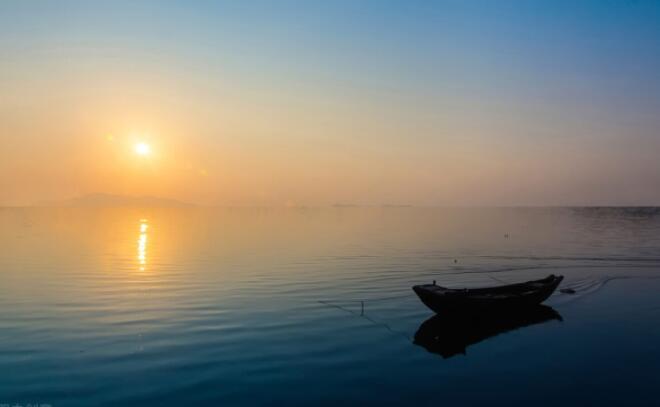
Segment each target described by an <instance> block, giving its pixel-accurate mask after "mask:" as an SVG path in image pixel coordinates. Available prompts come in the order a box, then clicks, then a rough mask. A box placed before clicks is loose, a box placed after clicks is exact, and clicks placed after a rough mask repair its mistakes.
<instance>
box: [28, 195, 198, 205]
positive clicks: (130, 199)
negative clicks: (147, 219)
mask: <svg viewBox="0 0 660 407" xmlns="http://www.w3.org/2000/svg"><path fill="white" fill-rule="evenodd" d="M35 206H67V207H68V206H73V207H75V206H82V207H104V206H106V207H107V206H109V207H112V206H158V207H187V206H194V205H193V204H190V203H187V202H181V201H177V200H174V199H167V198H158V197H154V196H127V195H112V194H101V193H97V194H88V195H83V196H81V197H78V198H73V199H66V200H63V201H51V202H39V203H37V204H35Z"/></svg>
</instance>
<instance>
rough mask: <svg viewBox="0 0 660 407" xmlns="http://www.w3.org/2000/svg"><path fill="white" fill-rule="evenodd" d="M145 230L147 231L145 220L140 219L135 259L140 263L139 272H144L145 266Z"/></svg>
mask: <svg viewBox="0 0 660 407" xmlns="http://www.w3.org/2000/svg"><path fill="white" fill-rule="evenodd" d="M147 229H149V223H148V221H147V219H140V237H139V238H138V247H137V253H138V254H137V258H138V262H139V263H140V271H144V269H145V266H146V264H147Z"/></svg>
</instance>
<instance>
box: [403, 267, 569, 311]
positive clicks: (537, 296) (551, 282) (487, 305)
mask: <svg viewBox="0 0 660 407" xmlns="http://www.w3.org/2000/svg"><path fill="white" fill-rule="evenodd" d="M562 279H563V277H562V276H554V275H550V276H548V277H546V278H544V279H541V280H534V281H528V282H525V283H519V284H511V285H505V286H499V287H492V288H477V289H462V290H461V289H449V288H445V287H441V286H436V285H435V284H425V285H416V286H414V287H413V291H415V293H416V294H417V296H418V297H419V299H420V300H421V301H422V302H423V303H424V305H426V306H427V307H429V308H430V309H431V310H433V311H434V312H436V313H440V312H444V311H448V310H461V311H466V310H470V309H473V310H477V311H479V310H485V309H503V308H511V309H516V308H521V307H531V306H534V305H538V304H540V303H542V302H543V301H545V300H546V299H547V298H548V297H550V295H552V293H553V292H554V291H555V290H556V289H557V287H558V286H559V283H561V281H562Z"/></svg>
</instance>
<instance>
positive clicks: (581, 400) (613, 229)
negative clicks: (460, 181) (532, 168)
mask: <svg viewBox="0 0 660 407" xmlns="http://www.w3.org/2000/svg"><path fill="white" fill-rule="evenodd" d="M0 247H2V250H1V251H0V270H1V272H0V370H1V371H2V372H4V373H3V375H2V376H0V402H3V403H15V402H20V403H23V404H27V403H28V402H33V403H35V402H39V403H50V404H51V405H53V406H90V405H136V406H137V405H145V403H146V404H152V405H165V406H167V405H171V406H175V405H182V404H186V405H202V404H213V405H310V404H321V405H335V404H337V403H344V404H346V403H348V404H352V405H357V404H361V405H389V404H397V403H400V404H418V405H437V404H438V397H440V398H441V399H442V402H443V404H448V405H458V404H460V405H476V404H484V403H487V404H489V405H509V404H510V403H514V404H520V403H530V404H533V405H557V404H558V403H565V402H568V404H573V405H598V404H601V403H613V404H625V405H649V404H650V400H654V397H655V395H656V389H657V386H658V385H659V384H660V382H659V381H658V380H659V379H658V377H660V371H659V368H658V366H660V347H659V346H658V344H659V343H660V325H658V324H657V321H658V320H660V319H659V317H660V299H659V297H658V296H657V292H658V289H660V250H659V249H658V247H660V212H658V210H657V209H653V208H646V209H645V208H629V209H626V208H592V209H581V208H564V209H562V208H554V209H542V208H537V209H503V208H500V209H437V208H377V207H370V208H308V209H212V208H183V209H156V208H151V209H150V208H144V209H138V208H115V209H112V208H105V209H103V208H91V209H82V208H59V209H58V208H32V209H2V210H0ZM551 273H554V274H562V275H564V276H565V277H566V278H565V281H564V282H563V283H562V286H561V287H560V288H572V289H574V290H575V291H576V293H575V294H573V295H569V294H563V293H560V292H557V293H555V295H553V296H552V297H551V298H550V300H549V301H548V302H547V304H548V305H550V306H552V307H553V308H554V309H555V311H556V312H557V313H558V314H559V315H560V316H561V319H562V320H561V321H560V320H559V319H558V318H551V319H549V320H546V321H544V322H541V323H536V324H532V325H530V326H527V327H520V328H518V329H514V330H512V331H504V332H499V334H497V335H495V336H492V337H490V338H486V339H483V340H480V341H478V342H477V343H474V344H467V346H465V348H464V351H465V354H462V353H461V352H454V353H453V354H451V355H449V357H446V356H447V355H440V354H437V353H433V352H430V351H428V350H427V349H426V348H425V347H424V346H421V345H419V344H414V343H413V341H414V340H415V337H416V334H417V333H418V330H419V329H420V326H421V325H422V324H423V322H424V321H426V320H427V319H429V318H430V317H431V316H432V313H431V312H430V311H429V310H428V309H427V308H425V307H424V306H423V305H422V304H421V303H420V302H419V300H418V299H417V298H416V296H415V295H414V293H413V292H412V290H411V289H410V287H411V286H412V285H413V284H419V283H427V282H431V280H437V281H438V284H442V285H446V286H449V287H462V286H488V285H496V284H500V282H517V281H524V280H528V279H535V278H541V277H545V276H546V275H548V274H551ZM362 304H364V308H362ZM450 353H451V352H450ZM443 356H444V357H443ZM445 357H446V358H445ZM548 387H551V388H552V391H548ZM539 393H543V397H542V398H539Z"/></svg>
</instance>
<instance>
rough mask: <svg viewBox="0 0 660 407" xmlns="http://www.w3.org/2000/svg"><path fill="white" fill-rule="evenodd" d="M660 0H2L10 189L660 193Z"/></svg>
mask: <svg viewBox="0 0 660 407" xmlns="http://www.w3.org/2000/svg"><path fill="white" fill-rule="evenodd" d="M658 21H660V3H652V2H641V1H640V2H619V3H614V2H599V1H584V2H579V3H575V2H569V1H556V2H536V1H531V2H508V1H504V2H491V1H474V2H462V1H439V2H432V3H424V2H391V3H390V2H388V3H382V2H375V1H366V2H352V1H337V2H331V3H327V4H325V3H300V4H298V3H295V2H277V4H275V3H271V2H261V1H252V2H200V3H195V4H193V5H191V4H190V3H187V2H180V1H168V2H156V1H144V2H128V1H117V2H112V3H107V4H104V3H95V2H86V1H85V2H83V1H61V2H54V1H53V2H49V1H45V2H38V3H37V2H29V1H3V2H2V3H0V95H1V96H0V206H24V205H32V204H34V203H35V202H40V201H59V200H66V199H71V198H75V197H78V196H84V195H87V194H90V193H107V194H116V195H130V196H155V197H163V198H168V199H175V200H180V201H185V202H190V203H194V204H201V205H213V206H329V205H334V204H350V205H375V206H378V205H388V204H394V205H414V206H585V205H586V206H609V205H615V206H627V205H634V206H652V205H660V188H657V185H660V160H658V159H657V153H658V151H660V133H659V130H660V116H659V115H658V114H657V112H658V111H660V41H658V38H660V24H658Z"/></svg>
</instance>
